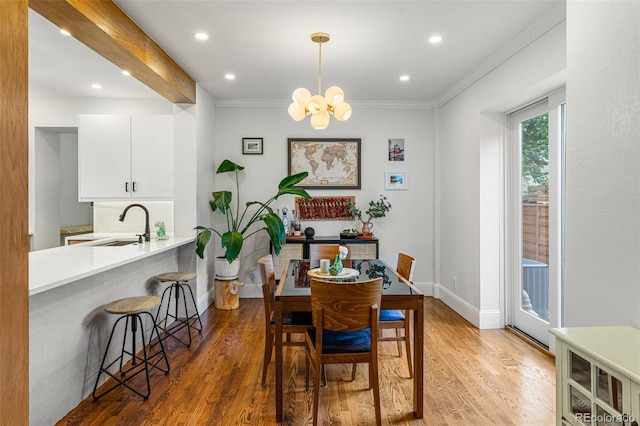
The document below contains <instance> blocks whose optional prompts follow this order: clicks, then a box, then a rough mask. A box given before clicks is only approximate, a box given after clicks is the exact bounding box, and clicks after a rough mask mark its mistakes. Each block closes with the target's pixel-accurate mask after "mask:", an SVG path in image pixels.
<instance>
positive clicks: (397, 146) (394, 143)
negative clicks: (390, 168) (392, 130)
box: [389, 139, 404, 161]
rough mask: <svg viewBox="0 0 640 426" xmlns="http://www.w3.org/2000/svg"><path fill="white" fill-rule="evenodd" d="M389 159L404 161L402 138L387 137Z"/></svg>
mask: <svg viewBox="0 0 640 426" xmlns="http://www.w3.org/2000/svg"><path fill="white" fill-rule="evenodd" d="M389 161H404V139H389Z"/></svg>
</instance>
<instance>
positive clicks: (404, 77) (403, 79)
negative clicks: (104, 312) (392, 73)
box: [400, 75, 409, 81]
mask: <svg viewBox="0 0 640 426" xmlns="http://www.w3.org/2000/svg"><path fill="white" fill-rule="evenodd" d="M400 81H409V76H408V75H401V76H400Z"/></svg>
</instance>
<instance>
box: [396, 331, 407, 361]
mask: <svg viewBox="0 0 640 426" xmlns="http://www.w3.org/2000/svg"><path fill="white" fill-rule="evenodd" d="M399 336H400V330H399V329H397V328H396V337H399ZM404 337H405V339H406V338H407V336H404ZM396 343H397V344H398V356H399V357H401V356H402V343H401V341H400V340H398V341H396Z"/></svg>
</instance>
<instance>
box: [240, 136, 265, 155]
mask: <svg viewBox="0 0 640 426" xmlns="http://www.w3.org/2000/svg"><path fill="white" fill-rule="evenodd" d="M242 153H243V154H262V138H242Z"/></svg>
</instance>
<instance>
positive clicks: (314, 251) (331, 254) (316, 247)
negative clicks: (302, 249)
mask: <svg viewBox="0 0 640 426" xmlns="http://www.w3.org/2000/svg"><path fill="white" fill-rule="evenodd" d="M338 247H340V245H339V244H309V259H310V260H312V261H313V260H320V259H329V261H330V263H331V264H333V261H334V260H335V258H336V254H338ZM346 247H347V248H348V249H349V252H348V253H347V257H346V259H344V260H343V261H342V264H343V265H344V266H347V267H350V266H351V246H349V245H346Z"/></svg>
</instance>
